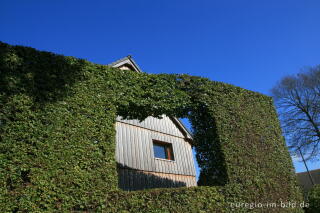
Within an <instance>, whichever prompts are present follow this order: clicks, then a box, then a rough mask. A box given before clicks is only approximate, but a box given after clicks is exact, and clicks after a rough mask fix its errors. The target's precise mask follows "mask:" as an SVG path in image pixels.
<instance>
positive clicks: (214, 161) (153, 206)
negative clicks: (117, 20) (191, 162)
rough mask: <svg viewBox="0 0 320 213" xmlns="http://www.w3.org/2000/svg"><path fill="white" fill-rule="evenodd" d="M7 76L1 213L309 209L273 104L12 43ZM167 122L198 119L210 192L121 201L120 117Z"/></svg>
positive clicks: (2, 51) (5, 56) (191, 80)
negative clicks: (117, 125)
mask: <svg viewBox="0 0 320 213" xmlns="http://www.w3.org/2000/svg"><path fill="white" fill-rule="evenodd" d="M0 71H1V73H0V134H1V137H0V162H1V164H0V184H1V188H0V193H1V197H0V210H1V212H8V211H9V212H10V211H71V210H94V211H105V212H117V211H130V212H188V211H189V212H190V211H191V212H200V211H207V212H214V211H216V212H230V211H232V210H233V209H232V205H233V204H234V203H235V202H237V203H249V204H253V203H258V202H260V203H263V204H266V203H270V202H273V203H274V202H277V203H279V202H280V201H291V202H297V203H299V202H301V200H302V197H301V193H300V191H299V189H298V187H297V183H296V179H295V176H294V173H293V166H292V162H291V159H290V156H289V154H288V151H287V149H286V147H285V143H284V140H283V138H282V136H281V130H280V127H279V123H278V120H277V115H276V112H275V110H274V107H273V103H272V100H271V98H269V97H266V96H264V95H261V94H258V93H255V92H251V91H248V90H244V89H242V88H239V87H235V86H232V85H228V84H224V83H220V82H214V81H210V80H208V79H205V78H200V77H193V76H188V75H169V74H160V75H151V74H145V73H135V72H130V71H121V70H118V69H113V68H110V67H107V66H102V65H97V64H93V63H90V62H87V61H85V60H81V59H75V58H73V57H65V56H61V55H55V54H52V53H48V52H40V51H36V50H34V49H32V48H27V47H21V46H10V45H8V44H5V43H0ZM162 114H166V115H168V116H175V117H187V118H189V119H190V121H191V123H192V126H193V129H194V139H195V144H194V146H195V147H196V149H197V159H198V162H199V165H200V167H201V178H200V181H199V185H205V186H201V187H196V188H179V189H156V190H145V191H138V192H130V193H128V192H123V191H121V190H119V189H118V183H117V173H116V162H115V158H114V152H115V138H114V134H115V130H114V129H115V128H114V124H115V117H116V115H121V116H124V117H126V118H135V119H140V120H143V119H144V118H146V117H147V116H155V117H161V115H162ZM235 208H237V207H235ZM251 210H252V209H251V208H248V207H244V208H237V209H236V211H237V212H240V211H243V212H246V211H251ZM254 210H255V211H258V212H259V211H267V212H300V209H299V208H281V206H277V207H273V208H269V209H265V208H260V207H259V208H255V209H254Z"/></svg>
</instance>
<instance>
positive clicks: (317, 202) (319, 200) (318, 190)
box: [306, 184, 320, 213]
mask: <svg viewBox="0 0 320 213" xmlns="http://www.w3.org/2000/svg"><path fill="white" fill-rule="evenodd" d="M307 201H308V203H309V205H310V206H309V208H307V209H306V212H307V213H318V212H320V184H317V185H315V186H314V187H313V188H312V189H311V190H310V191H309V192H308V199H307Z"/></svg>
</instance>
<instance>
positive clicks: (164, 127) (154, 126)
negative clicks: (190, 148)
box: [117, 116, 184, 138]
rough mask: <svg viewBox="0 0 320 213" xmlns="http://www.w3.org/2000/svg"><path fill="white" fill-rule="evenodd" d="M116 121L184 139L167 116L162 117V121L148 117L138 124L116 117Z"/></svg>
mask: <svg viewBox="0 0 320 213" xmlns="http://www.w3.org/2000/svg"><path fill="white" fill-rule="evenodd" d="M117 121H119V122H122V123H127V124H131V125H134V126H139V127H143V128H146V129H150V130H154V131H156V132H162V133H166V134H168V135H174V136H178V137H182V138H184V135H183V134H182V132H181V131H180V130H179V128H178V127H177V126H176V125H175V124H174V123H173V122H172V120H171V119H170V118H169V117H168V116H163V118H162V119H157V118H154V117H151V116H150V117H147V118H146V119H145V120H144V121H142V122H139V120H123V119H121V117H119V116H118V117H117Z"/></svg>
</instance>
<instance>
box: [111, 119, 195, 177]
mask: <svg viewBox="0 0 320 213" xmlns="http://www.w3.org/2000/svg"><path fill="white" fill-rule="evenodd" d="M168 122H170V123H172V121H171V120H170V119H169V120H168ZM166 125H167V126H169V125H173V126H174V124H165V125H160V126H166ZM151 126H152V128H153V129H158V128H161V127H156V125H151ZM116 131H117V134H116V141H117V146H116V160H117V162H118V166H119V167H120V168H131V169H136V170H142V171H150V172H160V173H167V174H180V175H189V176H195V175H196V173H195V167H194V161H193V155H192V148H191V145H190V144H189V143H188V142H186V141H185V139H184V138H182V137H178V136H173V135H169V134H165V133H161V132H157V131H154V130H150V129H147V128H145V127H144V126H143V127H139V126H135V125H133V124H129V123H124V122H116ZM164 132H168V131H165V129H164ZM153 139H154V140H159V141H163V142H168V143H171V144H172V148H173V154H174V159H175V160H174V161H169V160H165V159H157V158H155V157H154V153H153V142H152V140H153Z"/></svg>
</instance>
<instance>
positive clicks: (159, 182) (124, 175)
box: [110, 56, 197, 191]
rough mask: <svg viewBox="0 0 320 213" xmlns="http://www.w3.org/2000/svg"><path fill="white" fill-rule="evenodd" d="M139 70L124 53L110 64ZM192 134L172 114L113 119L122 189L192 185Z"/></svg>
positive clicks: (193, 180) (194, 177) (120, 67)
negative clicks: (114, 120)
mask: <svg viewBox="0 0 320 213" xmlns="http://www.w3.org/2000/svg"><path fill="white" fill-rule="evenodd" d="M110 66H112V67H117V68H119V69H122V70H133V71H136V72H141V70H140V68H139V66H138V65H137V64H136V63H135V62H134V60H133V59H132V58H131V57H130V56H128V57H125V58H123V59H120V60H118V61H116V62H114V63H112V64H110ZM191 141H192V135H191V134H190V133H189V131H188V130H187V128H186V127H185V126H184V125H183V124H182V122H181V121H180V120H179V119H177V118H174V117H168V116H165V115H164V116H163V118H162V119H158V118H154V117H148V118H146V119H145V120H144V121H142V122H139V121H138V120H124V119H122V118H121V117H119V116H118V118H117V121H116V160H117V164H118V177H119V187H120V188H121V189H123V190H130V191H131V190H141V189H147V188H169V187H182V186H188V187H189V186H196V185H197V182H196V172H195V166H194V160H193V155H192V146H191V143H190V142H191Z"/></svg>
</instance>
